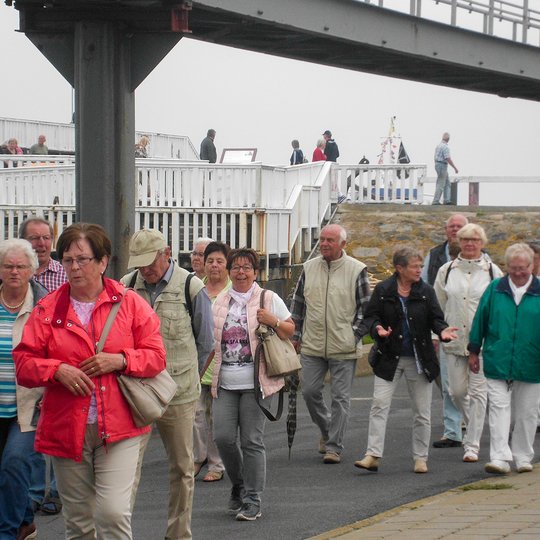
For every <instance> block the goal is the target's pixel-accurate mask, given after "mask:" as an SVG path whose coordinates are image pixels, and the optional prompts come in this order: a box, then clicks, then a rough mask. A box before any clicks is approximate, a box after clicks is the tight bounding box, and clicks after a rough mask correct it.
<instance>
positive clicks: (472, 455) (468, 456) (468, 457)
mask: <svg viewBox="0 0 540 540" xmlns="http://www.w3.org/2000/svg"><path fill="white" fill-rule="evenodd" d="M463 461H464V462H465V463H476V462H477V461H478V454H477V453H476V452H475V451H474V450H467V451H466V452H465V454H463Z"/></svg>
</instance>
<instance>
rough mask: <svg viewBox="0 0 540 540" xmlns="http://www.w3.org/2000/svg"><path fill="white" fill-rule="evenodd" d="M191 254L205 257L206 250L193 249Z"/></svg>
mask: <svg viewBox="0 0 540 540" xmlns="http://www.w3.org/2000/svg"><path fill="white" fill-rule="evenodd" d="M191 255H193V257H204V251H192V252H191Z"/></svg>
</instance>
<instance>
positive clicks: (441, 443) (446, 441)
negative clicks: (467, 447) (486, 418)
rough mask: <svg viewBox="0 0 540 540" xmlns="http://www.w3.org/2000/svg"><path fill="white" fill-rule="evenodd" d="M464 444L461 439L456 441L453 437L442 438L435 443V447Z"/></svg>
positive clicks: (452, 446) (454, 446)
mask: <svg viewBox="0 0 540 540" xmlns="http://www.w3.org/2000/svg"><path fill="white" fill-rule="evenodd" d="M458 446H462V444H461V441H454V440H453V439H447V438H444V439H441V440H440V441H435V442H434V443H433V448H457V447H458Z"/></svg>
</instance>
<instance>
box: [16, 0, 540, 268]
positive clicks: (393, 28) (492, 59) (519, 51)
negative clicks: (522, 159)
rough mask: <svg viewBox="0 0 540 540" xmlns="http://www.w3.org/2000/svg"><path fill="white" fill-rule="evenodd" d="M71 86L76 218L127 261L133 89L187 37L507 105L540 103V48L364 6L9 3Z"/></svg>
mask: <svg viewBox="0 0 540 540" xmlns="http://www.w3.org/2000/svg"><path fill="white" fill-rule="evenodd" d="M5 3H6V4H7V5H14V6H15V8H16V9H18V10H19V11H20V30H21V31H22V32H24V33H25V34H26V35H27V37H28V38H29V39H30V40H31V41H32V42H33V43H34V44H35V45H36V47H37V48H38V49H39V50H40V51H41V52H42V53H43V54H44V55H45V56H46V57H47V58H48V59H49V60H50V61H51V63H52V64H53V65H54V66H55V67H56V68H57V69H58V71H59V72H60V73H61V74H62V75H63V76H64V77H65V78H66V80H67V81H68V82H69V83H70V84H71V85H72V86H73V87H74V88H75V125H76V154H77V161H76V178H77V179H76V186H77V210H76V211H77V216H79V219H81V220H84V221H92V222H96V223H100V224H102V225H103V226H104V227H105V228H106V230H108V231H109V233H110V235H111V237H112V240H113V245H114V249H115V254H114V255H115V256H114V257H113V260H112V263H111V272H112V273H113V274H115V275H118V274H119V273H120V272H122V271H123V270H124V269H125V267H126V264H127V243H128V240H129V238H130V236H131V234H132V233H133V232H134V215H135V187H134V182H133V178H134V174H135V165H134V156H133V140H134V134H135V108H134V92H135V89H136V88H137V86H138V85H139V84H140V83H141V82H142V81H143V80H144V79H145V77H146V76H147V75H148V74H149V73H150V72H151V71H152V70H153V69H154V67H155V66H156V65H157V64H158V63H159V62H160V61H161V60H162V58H163V57H164V56H165V55H166V54H167V53H168V52H169V51H170V50H171V49H172V48H173V47H174V46H175V45H176V43H177V42H178V41H179V40H180V39H181V38H182V37H183V36H190V37H192V38H194V39H199V40H204V41H209V42H214V43H219V44H222V45H227V46H232V47H239V48H243V49H248V50H253V51H258V52H262V53H266V54H273V55H277V56H284V57H287V58H295V59H298V60H304V61H308V62H315V63H320V64H326V65H330V66H335V67H339V68H345V69H352V70H358V71H365V72H369V73H376V74H379V75H387V76H391V77H399V78H404V79H409V80H414V81H419V82H425V83H432V84H437V85H444V86H451V87H454V88H460V89H464V90H475V91H480V92H486V93H491V94H496V95H499V96H504V97H516V98H523V99H529V100H535V101H538V100H540V49H539V48H537V47H532V46H530V45H525V44H519V43H515V42H512V41H508V40H503V39H499V38H495V37H492V36H488V35H484V34H480V33H475V32H470V31H466V30H462V29H459V28H456V27H453V26H449V25H444V24H439V23H435V22H433V21H430V20H427V19H422V18H419V17H413V16H409V15H406V14H402V13H398V12H395V11H391V10H387V9H382V8H379V7H375V6H373V5H371V4H366V3H365V2H361V1H356V0H201V1H193V2H189V1H179V0H46V1H44V0H5Z"/></svg>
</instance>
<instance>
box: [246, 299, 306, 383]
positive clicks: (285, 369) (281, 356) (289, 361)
mask: <svg viewBox="0 0 540 540" xmlns="http://www.w3.org/2000/svg"><path fill="white" fill-rule="evenodd" d="M265 293H266V291H265V290H263V291H262V293H261V308H263V307H264V294H265ZM255 334H257V336H258V337H259V340H260V343H259V345H258V346H257V350H259V348H262V351H263V354H264V360H265V362H266V374H267V375H268V376H269V377H284V376H285V375H290V374H291V373H295V372H296V371H298V370H299V369H301V368H302V364H300V360H299V359H298V353H297V352H296V350H295V348H294V346H293V344H292V343H291V341H290V340H289V339H281V338H280V337H279V336H278V335H277V333H276V331H275V330H274V329H273V328H272V327H270V326H267V325H266V324H259V326H258V327H257V329H256V330H255Z"/></svg>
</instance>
